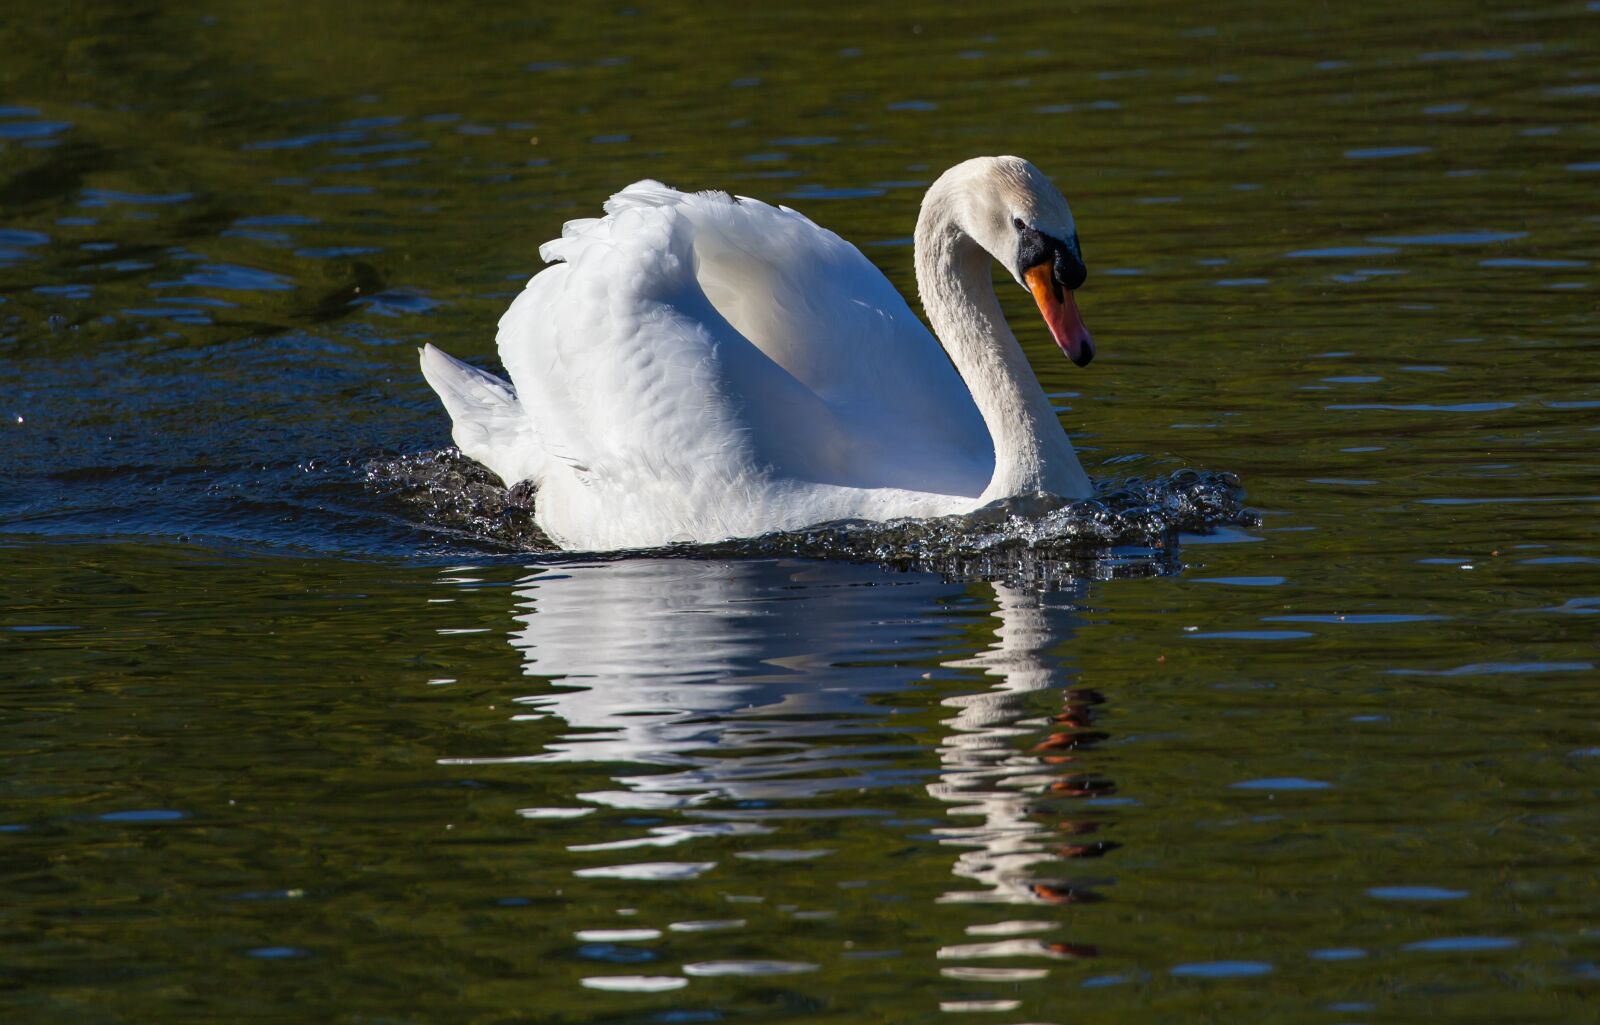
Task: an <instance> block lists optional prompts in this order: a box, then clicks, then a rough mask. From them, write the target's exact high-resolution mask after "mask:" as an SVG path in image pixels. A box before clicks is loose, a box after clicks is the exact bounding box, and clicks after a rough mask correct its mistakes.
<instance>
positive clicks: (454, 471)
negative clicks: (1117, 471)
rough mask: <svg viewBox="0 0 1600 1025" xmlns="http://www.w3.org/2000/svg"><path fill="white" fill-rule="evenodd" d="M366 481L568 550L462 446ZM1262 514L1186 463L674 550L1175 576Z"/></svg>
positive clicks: (523, 543)
mask: <svg viewBox="0 0 1600 1025" xmlns="http://www.w3.org/2000/svg"><path fill="white" fill-rule="evenodd" d="M366 480H367V483H368V485H369V486H370V487H372V488H373V489H374V490H376V491H378V492H380V493H383V494H386V495H388V496H390V497H392V498H393V499H395V500H397V501H399V502H402V503H404V504H406V505H408V506H410V507H412V509H413V510H415V511H416V512H417V513H420V515H421V516H422V518H423V520H424V522H425V525H426V526H428V527H429V528H431V529H434V530H437V531H440V532H442V533H445V534H448V535H453V536H455V537H458V538H462V539H471V540H474V541H476V542H478V543H480V544H487V545H490V546H493V547H496V548H504V549H508V550H512V551H516V552H519V553H524V554H533V555H538V554H548V553H555V552H558V551H559V549H558V548H557V547H556V545H555V544H554V543H552V542H551V540H550V539H549V538H548V537H547V536H545V534H544V533H543V532H542V531H540V530H539V528H538V526H537V525H536V524H535V523H534V491H533V489H532V488H531V487H529V486H528V485H525V484H518V485H517V486H515V487H512V488H509V489H508V488H505V487H502V486H501V485H500V483H499V481H498V480H497V479H496V478H495V477H494V476H493V475H492V474H490V473H489V471H487V470H485V469H484V468H483V467H482V466H480V465H478V464H477V463H475V462H473V461H472V460H470V459H468V458H466V457H465V456H463V455H462V454H461V453H460V452H459V451H457V450H456V449H454V448H447V449H443V450H441V451H438V452H427V453H421V454H417V455H409V456H401V457H399V458H393V459H380V460H373V461H372V462H370V463H368V464H367V466H366ZM1257 522H1258V518H1257V516H1256V514H1255V513H1254V512H1252V511H1251V510H1250V509H1249V508H1248V507H1246V506H1245V504H1244V489H1243V488H1242V487H1241V486H1240V484H1239V479H1238V478H1237V477H1236V476H1234V475H1233V474H1231V473H1227V472H1212V471H1204V470H1189V469H1184V470H1178V471H1176V472H1173V473H1168V474H1163V475H1158V476H1154V477H1126V478H1121V479H1108V480H1103V481H1101V482H1100V483H1099V484H1098V486H1097V490H1096V494H1095V495H1094V497H1092V498H1087V499H1083V500H1081V501H1077V502H1073V501H1068V500H1066V499H1062V498H1059V497H1057V496H1054V495H1043V494H1041V495H1025V496H1021V497H1017V498H1009V499H1005V500H1003V501H1000V502H995V503H993V504H991V505H988V506H985V507H984V508H982V509H979V510H977V511H975V512H971V513H966V514H963V515H960V516H942V517H937V518H932V519H902V520H890V521H887V522H875V521H867V520H845V521H840V522H836V523H824V524H820V525H818V526H815V527H810V528H807V529H805V530H797V531H784V532H779V533H773V534H766V535H763V536H761V537H755V538H746V539H739V540H733V541H724V542H719V543H716V544H710V545H677V546H674V547H673V548H672V549H670V551H671V553H674V554H682V555H686V556H694V557H697V558H705V557H708V556H709V557H716V556H730V557H759V556H774V555H784V556H798V557H804V558H815V559H846V560H850V561H857V562H877V563H884V564H887V565H892V566H896V567H901V568H906V569H930V570H936V571H940V572H944V573H948V574H952V575H959V576H977V577H985V578H991V579H993V578H1006V579H1032V580H1050V579H1059V578H1064V577H1091V578H1097V579H1105V578H1110V577H1120V576H1150V575H1157V574H1165V573H1172V572H1175V571H1176V570H1177V569H1178V568H1179V563H1178V559H1177V551H1178V542H1179V538H1180V537H1181V535H1183V534H1185V533H1191V534H1209V533H1214V532H1216V531H1218V530H1221V529H1225V528H1247V527H1251V526H1254V525H1255V524H1256V523H1257ZM612 554H614V555H618V556H621V555H624V554H626V553H612ZM653 554H656V555H660V554H662V552H660V551H656V552H655V553H653Z"/></svg>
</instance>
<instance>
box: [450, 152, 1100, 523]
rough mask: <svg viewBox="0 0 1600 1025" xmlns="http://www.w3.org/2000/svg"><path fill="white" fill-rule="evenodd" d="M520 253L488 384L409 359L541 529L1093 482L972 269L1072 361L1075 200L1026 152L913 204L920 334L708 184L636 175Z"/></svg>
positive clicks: (778, 210)
mask: <svg viewBox="0 0 1600 1025" xmlns="http://www.w3.org/2000/svg"><path fill="white" fill-rule="evenodd" d="M540 255H541V256H542V257H543V258H544V259H545V260H546V261H547V262H549V263H550V264H551V266H549V267H546V268H545V269H544V270H542V271H540V272H539V273H538V274H536V275H535V276H534V277H533V279H532V280H531V281H529V282H528V286H527V288H526V290H525V291H523V292H522V294H521V295H519V296H518V297H517V299H516V300H515V301H514V302H513V303H512V304H511V307H510V309H508V310H507V311H506V313H505V315H504V316H503V317H502V318H501V319H500V327H499V334H498V344H499V350H500V359H501V362H502V363H503V364H504V365H505V368H506V371H507V373H508V374H509V376H510V378H511V382H510V383H507V382H506V381H503V380H501V379H500V378H498V377H495V376H494V375H492V374H488V373H485V372H484V371H481V370H478V369H477V368H475V367H472V366H469V365H468V364H466V363H462V362H460V361H458V360H456V359H454V358H452V357H450V356H448V355H446V354H445V353H444V352H442V351H440V350H439V349H437V348H435V347H433V346H432V345H429V346H427V347H425V348H424V349H423V350H422V371H423V374H424V376H425V377H426V378H427V380H428V383H429V384H430V385H432V387H433V389H434V390H435V391H436V392H437V393H438V394H439V397H440V398H441V399H442V400H443V402H444V405H445V408H446V409H447V410H448V412H449V413H450V416H451V419H452V420H453V422H454V423H453V431H452V434H453V437H454V439H455V442H456V445H457V446H458V447H459V448H460V449H461V451H462V452H463V453H464V454H465V455H467V456H468V457H470V458H472V459H475V460H477V461H478V462H480V463H482V464H484V465H485V466H487V467H488V468H489V469H490V470H491V471H493V472H494V473H495V474H497V475H498V476H499V477H500V478H502V479H503V480H504V481H505V482H506V484H507V485H510V484H514V483H517V482H519V481H531V482H532V483H533V484H534V485H535V487H536V488H537V497H536V500H535V510H536V511H535V518H536V520H537V522H538V524H539V526H540V527H541V529H543V530H544V531H545V532H546V533H548V534H549V535H550V536H551V538H552V539H554V540H555V541H556V542H557V543H558V544H560V545H562V546H563V547H566V548H573V549H584V550H608V549H619V548H649V547H656V546H660V545H665V544H671V543H675V542H709V541H716V540H722V539H725V538H732V537H750V536H755V535H759V534H763V533H768V532H771V531H776V530H794V529H799V528H802V527H806V526H810V525H814V524H817V523H822V522H827V521H830V520H839V519H869V520H885V519H893V518H898V517H926V516H940V515H948V514H952V513H961V512H967V511H970V510H973V509H976V508H978V507H980V506H983V505H985V504H988V503H989V502H991V501H994V500H996V499H1000V498H1005V497H1009V496H1011V495H1016V494H1025V493H1032V492H1039V491H1046V492H1051V493H1054V494H1058V495H1062V496H1064V497H1068V498H1081V497H1085V496H1087V495H1088V494H1090V493H1091V491H1092V486H1091V485H1090V483H1089V480H1088V477H1087V476H1086V475H1085V474H1084V472H1083V469H1082V467H1081V466H1080V465H1079V463H1078V459H1077V456H1076V455H1075V454H1074V452H1073V450H1072V445H1071V442H1069V441H1068V440H1067V436H1066V434H1065V433H1064V432H1063V431H1062V429H1061V426H1060V424H1059V422H1058V421H1057V420H1056V417H1055V413H1054V411H1053V410H1052V408H1051V406H1050V403H1049V400H1048V399H1047V398H1046V397H1045V395H1044V392H1043V390H1042V389H1041V388H1040V387H1039V383H1038V381H1037V379H1036V378H1035V377H1034V376H1033V372H1032V370H1031V369H1030V368H1029V366H1028V363H1027V360H1026V357H1025V356H1024V355H1023V353H1022V348H1021V346H1020V345H1018V344H1017V341H1016V339H1015V337H1014V336H1013V335H1012V334H1011V332H1010V330H1009V329H1008V328H1007V326H1006V322H1005V319H1004V316H1003V315H1002V313H1001V311H1000V305H999V301H998V300H997V298H996V297H995V294H994V288H993V285H992V283H991V279H990V271H989V265H990V260H991V259H999V260H1000V261H1001V262H1002V263H1003V264H1004V265H1005V266H1006V267H1007V269H1008V270H1009V271H1010V272H1011V273H1012V276H1013V277H1015V278H1016V279H1017V281H1018V282H1019V283H1020V284H1023V285H1024V287H1027V288H1029V289H1030V291H1032V292H1033V293H1034V297H1035V299H1036V301H1037V302H1038V303H1039V306H1040V310H1041V312H1042V313H1043V314H1044V316H1045V319H1046V322H1047V323H1048V324H1049V325H1050V328H1051V331H1052V333H1053V334H1054V335H1055V337H1056V341H1057V342H1058V343H1059V344H1060V345H1061V346H1062V348H1063V350H1064V351H1066V352H1067V353H1068V355H1070V356H1071V357H1072V358H1073V359H1074V360H1075V361H1076V362H1079V363H1080V364H1081V363H1086V362H1088V359H1089V357H1090V356H1091V355H1092V353H1093V348H1092V341H1091V339H1090V338H1089V335H1088V332H1087V331H1086V330H1084V328H1083V325H1082V321H1081V320H1080V319H1079V318H1078V315H1077V310H1076V306H1075V304H1074V300H1073V297H1072V293H1071V289H1072V288H1075V287H1076V286H1077V285H1078V284H1081V282H1082V276H1083V270H1082V261H1081V256H1080V255H1079V253H1078V244H1077V237H1076V232H1075V229H1074V225H1073V221H1072V214H1071V212H1070V210H1069V209H1068V207H1067V204H1066V201H1065V200H1064V199H1062V198H1061V194H1060V193H1059V192H1058V191H1057V190H1056V189H1055V187H1054V186H1053V185H1052V184H1051V183H1050V182H1049V180H1048V179H1047V178H1045V177H1044V175H1043V174H1041V173H1040V172H1039V171H1038V170H1037V169H1036V168H1034V167H1033V165H1032V164H1029V163H1028V162H1027V161H1025V160H1021V159H1019V158H1016V157H985V158H978V159H975V160H969V161H966V162H965V163H963V164H959V165H957V166H956V167H954V168H952V169H951V170H950V171H947V172H946V173H945V174H944V175H943V176H941V177H940V178H939V180H938V181H936V182H935V183H934V185H933V186H932V187H931V188H930V189H929V191H928V194H927V197H926V198H925V199H924V201H923V205H922V211H921V215H920V216H919V218H918V224H917V233H916V264H917V268H916V269H917V281H918V287H919V291H920V292H921V294H922V299H923V304H924V307H925V309H926V310H927V313H928V316H929V320H930V322H931V323H932V325H933V327H934V330H935V331H937V332H938V335H939V337H938V338H935V337H934V335H933V334H931V333H929V331H928V329H927V328H925V327H924V326H923V325H922V323H921V322H920V321H919V320H918V319H917V317H916V315H915V314H913V313H912V312H911V310H910V308H909V307H908V306H907V305H906V303H905V300H904V299H902V298H901V297H900V295H899V293H897V292H896V291H895V289H894V287H893V286H892V285H891V284H890V283H889V282H888V280H887V279H886V278H885V277H884V276H883V275H882V274H881V273H880V272H879V271H878V270H877V268H875V267H874V266H873V265H872V264H871V263H870V262H869V261H868V260H867V259H866V257H864V256H863V255H862V254H861V252H860V250H858V249H856V248H855V247H854V246H852V245H850V244H849V243H848V242H846V241H844V240H843V239H841V238H840V237H839V236H838V235H835V234H834V233H833V232H831V231H828V230H826V229H824V228H821V227H818V226H817V225H816V224H814V223H812V222H811V221H810V220H808V219H806V218H805V217H803V216H801V215H800V214H799V213H797V212H795V211H793V210H790V209H788V208H786V207H781V206H779V207H774V206H769V205H767V204H765V203H761V202H758V201H755V200H751V199H745V198H740V197H731V196H728V195H725V194H723V193H694V194H691V193H683V192H679V191H677V190H675V189H671V188H668V187H667V186H665V185H662V184H660V183H658V182H654V181H641V182H638V183H636V184H633V185H630V186H628V187H627V188H625V189H623V190H622V191H621V192H619V193H617V194H616V195H615V196H613V197H612V198H611V199H610V201H608V202H607V203H606V205H605V216H604V217H599V218H592V219H584V220H576V221H571V222H568V223H567V224H566V225H565V226H564V228H563V229H562V237H561V238H559V239H556V240H554V241H551V242H548V243H546V244H545V245H544V246H543V247H541V249H540ZM941 342H942V343H943V348H942V349H941Z"/></svg>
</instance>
